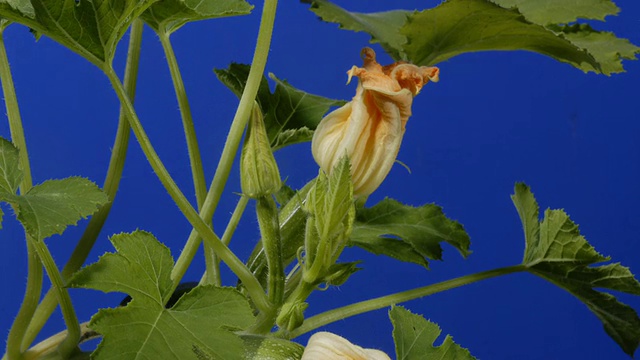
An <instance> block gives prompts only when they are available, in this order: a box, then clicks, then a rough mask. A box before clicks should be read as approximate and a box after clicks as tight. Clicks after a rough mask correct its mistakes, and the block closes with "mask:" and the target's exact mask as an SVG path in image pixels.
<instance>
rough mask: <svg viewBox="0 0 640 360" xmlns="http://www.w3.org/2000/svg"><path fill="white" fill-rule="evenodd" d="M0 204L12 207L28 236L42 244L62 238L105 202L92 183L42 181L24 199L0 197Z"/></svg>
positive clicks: (13, 196)
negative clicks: (68, 230) (59, 236)
mask: <svg viewBox="0 0 640 360" xmlns="http://www.w3.org/2000/svg"><path fill="white" fill-rule="evenodd" d="M0 201H5V202H8V203H10V204H11V205H13V206H14V208H15V209H16V213H17V216H18V220H20V222H21V223H22V225H23V226H24V227H25V229H26V230H27V232H28V233H29V235H31V236H32V237H33V238H35V239H38V240H43V239H45V238H47V237H49V236H51V235H53V234H62V232H63V231H64V230H65V229H66V228H67V226H69V225H75V224H76V223H77V222H78V220H80V219H83V218H85V217H87V216H89V215H91V214H93V213H94V212H96V211H97V210H98V208H99V207H100V206H102V205H104V204H106V203H107V202H108V201H109V199H108V198H107V195H106V194H105V193H104V192H103V191H102V190H100V188H99V187H98V186H97V185H96V184H94V183H93V182H91V181H89V180H87V179H83V178H80V177H70V178H66V179H62V180H48V181H45V182H43V183H42V184H40V185H37V186H34V187H33V188H31V190H29V191H28V192H27V193H26V194H24V195H15V194H11V193H0Z"/></svg>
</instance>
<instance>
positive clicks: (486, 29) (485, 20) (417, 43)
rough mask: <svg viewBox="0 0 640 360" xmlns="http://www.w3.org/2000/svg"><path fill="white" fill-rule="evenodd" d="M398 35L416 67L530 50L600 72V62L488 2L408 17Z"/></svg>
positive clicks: (469, 1)
mask: <svg viewBox="0 0 640 360" xmlns="http://www.w3.org/2000/svg"><path fill="white" fill-rule="evenodd" d="M400 32H401V33H402V34H403V35H405V36H406V37H407V41H408V42H407V45H406V46H405V47H404V50H405V52H406V54H407V57H408V59H409V60H410V61H411V62H413V63H414V64H416V65H434V64H437V63H439V62H442V61H445V60H447V59H450V58H452V57H454V56H457V55H461V54H464V53H468V52H477V51H489V50H528V51H534V52H538V53H541V54H544V55H547V56H550V57H552V58H554V59H556V60H558V61H561V62H566V63H569V64H571V65H573V66H575V67H578V68H581V69H583V66H585V65H583V64H587V65H588V66H589V67H590V68H594V69H599V68H600V66H599V64H598V62H597V61H596V59H594V58H593V56H591V55H590V54H588V53H587V52H586V51H584V50H582V49H580V48H578V47H577V46H575V45H574V44H572V43H571V42H569V41H567V40H566V39H564V38H563V37H561V36H557V35H556V34H555V33H553V32H552V31H549V30H547V29H546V28H544V27H543V26H541V25H538V24H534V23H531V22H529V21H527V20H526V19H525V18H524V16H522V14H521V13H520V12H519V11H518V10H517V9H505V8H503V7H500V6H498V5H496V4H494V3H492V2H490V1H488V0H448V1H445V2H443V3H442V4H440V5H439V6H437V7H435V8H433V9H429V10H424V11H421V12H417V13H415V14H413V15H412V16H410V17H409V21H408V22H407V23H406V25H405V26H404V27H402V29H400Z"/></svg>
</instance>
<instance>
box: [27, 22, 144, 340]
mask: <svg viewBox="0 0 640 360" xmlns="http://www.w3.org/2000/svg"><path fill="white" fill-rule="evenodd" d="M143 28H144V24H143V22H142V20H140V19H136V20H134V21H133V23H132V24H131V33H130V36H129V48H128V52H127V64H126V67H125V74H124V83H125V88H126V91H127V94H129V96H130V97H131V99H132V100H133V99H134V97H135V93H136V84H137V77H138V66H139V64H140V47H141V43H142V30H143ZM130 134H131V128H130V127H129V123H128V122H127V118H126V116H125V113H124V112H123V110H122V109H121V110H120V117H119V120H118V130H117V132H116V137H115V141H114V144H113V150H112V151H111V159H110V160H109V167H108V170H107V174H106V177H105V180H104V186H103V191H104V192H105V193H106V194H107V196H108V198H109V202H108V203H107V204H105V205H103V206H102V207H100V209H99V210H98V212H96V213H95V214H93V216H92V217H91V220H90V221H89V224H87V228H86V229H85V231H84V233H83V234H82V237H81V238H80V240H79V241H78V244H77V245H76V247H75V249H74V250H73V253H72V254H71V257H70V258H69V260H68V261H67V264H66V265H65V266H64V268H63V269H62V277H63V278H64V279H67V278H69V277H70V276H71V275H72V274H73V273H74V272H76V271H77V270H78V269H80V267H81V266H82V265H83V264H84V262H85V260H86V259H87V257H88V256H89V252H90V251H91V249H92V248H93V245H94V244H95V242H96V239H97V238H98V235H99V234H100V231H101V230H102V227H103V225H104V223H105V221H106V220H107V217H108V216H109V213H110V211H111V205H112V204H113V201H114V199H115V196H116V192H117V191H118V187H119V186H120V179H121V178H122V171H123V169H124V163H125V158H126V155H127V149H128V146H129V138H130ZM57 304H58V302H57V299H56V296H55V293H54V292H53V290H52V289H51V290H49V291H48V292H47V294H46V295H45V297H44V299H42V302H40V305H39V306H38V308H37V309H36V312H35V314H34V316H33V319H32V320H31V323H30V324H29V327H28V328H27V332H26V334H25V336H24V338H23V340H22V350H23V351H24V350H25V349H27V348H28V347H29V346H31V344H32V343H33V340H34V339H35V338H36V336H37V335H38V333H39V332H40V330H41V329H42V327H43V326H44V324H45V323H46V321H47V320H48V319H49V317H50V316H51V314H52V313H53V310H54V309H55V308H56V305H57Z"/></svg>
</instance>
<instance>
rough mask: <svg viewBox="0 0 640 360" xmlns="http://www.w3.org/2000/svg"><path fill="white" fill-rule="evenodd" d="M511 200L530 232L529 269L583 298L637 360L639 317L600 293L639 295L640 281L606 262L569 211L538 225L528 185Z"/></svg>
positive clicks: (552, 214)
mask: <svg viewBox="0 0 640 360" xmlns="http://www.w3.org/2000/svg"><path fill="white" fill-rule="evenodd" d="M511 198H512V200H513V203H514V204H515V206H516V209H517V210H518V213H519V215H520V219H522V220H523V226H524V228H525V241H526V248H525V255H524V261H523V264H524V265H526V266H527V268H528V271H529V272H531V273H533V274H535V275H537V276H540V277H542V278H544V279H546V280H548V281H550V282H552V283H553V284H555V285H557V286H559V287H561V288H563V289H565V290H566V291H568V292H570V293H571V294H573V295H574V296H575V297H577V298H578V299H580V301H582V302H583V303H584V304H585V305H586V306H587V307H588V308H589V310H591V311H592V312H593V313H594V314H595V315H596V316H597V317H598V318H599V319H600V321H602V323H603V325H604V329H605V331H606V332H607V334H609V336H610V337H611V338H612V339H613V340H615V341H616V342H617V343H618V345H620V347H621V348H622V350H623V351H624V352H626V353H627V354H629V355H630V356H632V355H633V353H634V352H635V350H636V349H637V348H638V345H639V344H640V318H639V317H638V314H637V313H636V312H635V311H634V310H633V309H632V308H630V307H629V306H627V305H625V304H623V303H620V302H619V301H618V300H617V299H616V298H615V297H614V296H613V295H611V294H608V293H604V292H600V291H597V290H595V289H596V288H601V289H609V290H614V291H621V292H625V293H629V294H633V295H640V283H639V282H638V281H637V280H636V279H635V277H634V276H633V274H632V273H631V272H630V271H629V269H628V268H626V267H624V266H622V265H620V264H619V263H609V264H602V262H605V261H608V260H609V258H608V257H604V256H602V255H600V254H599V253H598V252H597V251H596V250H595V249H594V248H593V247H592V246H591V245H590V244H589V243H588V242H587V241H586V240H585V238H584V237H582V236H581V235H580V232H579V231H578V226H577V225H576V224H575V223H574V222H573V221H571V219H569V216H568V215H567V214H566V213H565V212H564V211H562V210H547V211H545V214H544V219H543V220H542V222H541V223H540V224H539V225H538V226H536V224H535V223H534V222H537V218H538V209H539V207H538V204H537V202H536V200H535V198H534V196H533V194H532V193H531V190H530V189H529V187H528V186H526V185H524V184H516V187H515V194H514V195H512V197H511Z"/></svg>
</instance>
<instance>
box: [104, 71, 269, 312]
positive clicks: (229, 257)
mask: <svg viewBox="0 0 640 360" xmlns="http://www.w3.org/2000/svg"><path fill="white" fill-rule="evenodd" d="M104 71H105V74H106V75H107V77H108V78H109V80H110V81H111V85H112V86H113V88H114V90H115V91H116V93H117V95H118V98H119V99H120V103H121V104H122V105H123V106H124V109H125V111H126V113H127V117H128V119H129V124H130V125H131V128H132V130H133V133H134V135H135V136H136V139H137V140H138V143H139V144H140V147H141V148H142V151H143V152H144V154H145V157H146V158H147V161H148V162H149V164H150V165H151V167H152V168H153V171H154V172H155V173H156V175H157V176H158V179H159V180H160V182H161V183H162V185H163V186H164V188H165V190H167V192H168V193H169V195H170V196H171V198H172V199H173V201H174V202H175V203H176V205H177V206H178V208H179V209H180V211H181V212H182V214H183V215H184V216H185V217H186V218H187V220H188V221H189V223H191V226H193V227H194V231H195V232H196V235H195V238H196V239H197V238H198V237H199V236H201V237H202V238H203V239H204V241H206V242H209V245H210V246H211V247H212V248H213V249H214V250H215V252H216V253H217V254H218V256H220V259H222V261H224V262H225V263H226V264H227V265H228V266H229V268H230V269H231V271H233V272H234V273H235V274H236V276H238V278H240V279H241V280H242V282H243V283H244V282H246V283H247V284H248V286H247V291H248V292H249V294H250V295H251V298H252V299H253V301H254V302H255V304H256V306H257V307H258V308H259V309H261V310H262V309H265V310H268V309H270V308H271V306H270V304H269V302H268V301H267V298H266V296H265V294H264V290H263V289H262V286H261V285H260V283H259V282H258V280H257V279H256V278H255V276H253V274H252V273H251V271H249V269H248V268H247V267H246V266H245V265H244V263H243V262H242V261H241V260H240V259H238V257H237V256H236V255H235V254H234V253H233V252H232V251H231V250H229V248H228V247H227V246H226V245H225V244H223V243H222V241H220V239H219V238H218V237H217V236H216V234H214V233H213V230H211V228H210V227H209V226H208V225H207V224H206V223H205V222H204V220H203V218H204V217H203V218H201V217H200V216H199V215H198V213H197V212H196V210H195V209H194V208H193V207H192V206H191V204H190V203H189V200H187V198H186V197H185V196H184V194H183V193H182V191H180V188H178V185H176V183H175V181H173V178H172V177H171V175H170V174H169V172H168V171H167V169H166V168H165V166H164V164H163V163H162V161H161V160H160V158H159V157H158V154H157V153H156V151H155V149H154V148H153V146H152V145H151V141H150V140H149V137H148V136H147V134H146V132H145V131H144V128H143V127H142V124H141V123H140V119H138V115H137V114H136V111H135V109H134V108H133V104H132V103H131V100H129V97H128V96H127V93H126V91H125V89H124V87H123V86H122V83H120V79H118V75H117V74H116V73H115V71H114V70H113V69H112V68H111V67H108V68H105V69H104ZM190 238H191V237H190ZM187 243H189V242H187ZM187 245H188V244H187ZM181 256H182V255H181ZM169 294H171V292H169ZM166 300H168V298H167V299H166Z"/></svg>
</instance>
